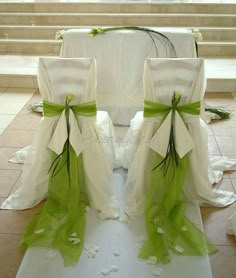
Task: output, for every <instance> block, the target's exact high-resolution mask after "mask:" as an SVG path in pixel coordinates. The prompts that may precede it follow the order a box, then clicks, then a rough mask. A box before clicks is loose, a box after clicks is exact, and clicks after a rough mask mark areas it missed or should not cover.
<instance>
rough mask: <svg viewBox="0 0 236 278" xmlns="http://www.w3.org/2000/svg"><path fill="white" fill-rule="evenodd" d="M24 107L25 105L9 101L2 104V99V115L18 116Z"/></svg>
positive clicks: (0, 107) (0, 106)
mask: <svg viewBox="0 0 236 278" xmlns="http://www.w3.org/2000/svg"><path fill="white" fill-rule="evenodd" d="M0 97H1V96H0ZM23 106H24V104H23V103H19V102H18V103H16V102H9V101H3V102H1V99H0V111H1V114H4V115H16V114H18V113H19V112H20V110H21V109H22V108H23Z"/></svg>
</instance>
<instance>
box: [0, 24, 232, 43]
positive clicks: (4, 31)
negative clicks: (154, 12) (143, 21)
mask: <svg viewBox="0 0 236 278" xmlns="http://www.w3.org/2000/svg"><path fill="white" fill-rule="evenodd" d="M81 27H82V26H78V25H77V26H32V25H30V26H29V25H0V38H5V39H20V38H21V39H54V38H55V34H56V31H57V30H61V29H64V30H67V29H73V28H81ZM83 27H86V26H83ZM185 28H190V29H194V28H195V27H186V26H185ZM198 29H199V30H200V32H201V33H202V35H203V39H204V41H236V27H235V28H232V27H226V28H221V27H200V28H198Z"/></svg>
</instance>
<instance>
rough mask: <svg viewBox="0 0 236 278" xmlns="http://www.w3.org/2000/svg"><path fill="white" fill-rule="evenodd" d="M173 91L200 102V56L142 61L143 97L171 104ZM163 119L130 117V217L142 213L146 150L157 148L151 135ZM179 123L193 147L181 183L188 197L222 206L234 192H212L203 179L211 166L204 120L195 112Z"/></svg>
mask: <svg viewBox="0 0 236 278" xmlns="http://www.w3.org/2000/svg"><path fill="white" fill-rule="evenodd" d="M174 91H176V92H180V93H181V96H182V97H181V101H180V104H183V103H191V102H196V101H202V99H203V96H204V92H205V75H204V61H203V59H147V60H146V63H145V68H144V99H145V100H150V101H152V102H157V103H161V104H166V105H170V104H171V99H172V96H173V93H174ZM162 119H163V118H162V117H153V118H144V117H143V112H138V113H137V114H136V116H135V117H134V119H133V120H132V121H131V127H130V129H129V131H128V134H127V136H126V139H125V142H126V145H125V146H124V155H123V165H124V167H125V168H128V169H129V171H128V178H127V182H126V185H125V188H124V198H125V210H126V212H127V213H128V214H129V215H136V214H140V213H142V212H143V208H144V200H145V192H146V189H147V186H148V180H149V176H150V173H151V170H152V169H150V167H151V163H149V162H150V161H149V160H151V158H150V156H149V150H150V148H152V149H155V148H157V146H156V145H158V142H155V140H154V139H155V137H154V135H155V133H156V132H157V130H158V128H159V127H160V124H161V121H162ZM184 121H185V123H186V125H187V129H188V132H189V134H190V136H191V137H192V139H193V141H194V148H193V149H192V150H191V151H190V152H189V154H188V155H189V165H190V169H189V175H188V177H187V179H186V185H185V193H186V195H187V197H188V198H189V199H190V200H195V201H198V202H199V203H200V204H201V205H204V204H208V205H209V204H210V205H214V206H225V205H228V204H230V203H232V202H234V201H235V200H236V195H235V194H234V193H233V192H232V193H231V192H224V191H222V190H214V191H213V190H212V186H211V183H210V181H209V178H208V170H209V171H212V169H209V168H210V166H209V165H210V164H209V159H208V144H207V131H206V129H204V128H203V125H204V123H203V121H202V120H201V119H200V117H199V116H193V115H190V114H185V119H184ZM180 135H181V134H180ZM181 140H182V141H181V143H182V144H180V146H179V148H180V149H181V148H182V149H183V147H184V148H185V147H186V146H187V145H188V142H187V141H186V137H184V136H182V138H181ZM162 143H163V142H162ZM164 143H165V142H164ZM161 145H162V144H161Z"/></svg>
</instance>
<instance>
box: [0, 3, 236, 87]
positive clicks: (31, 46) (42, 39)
mask: <svg viewBox="0 0 236 278" xmlns="http://www.w3.org/2000/svg"><path fill="white" fill-rule="evenodd" d="M113 25H114V26H115V25H117V26H125V25H126V26H127V25H136V26H169V27H171V26H173V27H188V28H198V29H199V30H200V32H201V33H202V35H203V41H201V42H199V43H198V49H199V57H204V58H205V59H206V74H207V79H208V82H207V91H208V92H235V91H236V4H226V3H225V4H221V3H220V4H219V3H201V4H200V3H176V2H175V3H163V2H162V3H160V2H157V3H139V2H126V3H124V2H123V3H118V2H117V3H108V2H106V3H104V2H103V3H101V2H100V3H92V2H89V3H75V2H73V3H69V2H67V3H66V2H64V3H63V2H51V3H46V2H28V3H27V2H16V3H12V2H5V3H4V2H0V64H1V65H0V87H11V86H13V87H37V81H36V74H37V61H38V57H39V56H52V55H53V56H58V55H59V51H60V46H61V41H58V40H55V33H56V31H57V30H60V29H70V28H78V27H81V26H113ZM11 65H12V66H11Z"/></svg>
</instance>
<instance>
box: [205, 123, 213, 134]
mask: <svg viewBox="0 0 236 278" xmlns="http://www.w3.org/2000/svg"><path fill="white" fill-rule="evenodd" d="M207 131H208V135H210V136H213V135H214V133H213V131H212V128H211V124H210V125H208V126H207Z"/></svg>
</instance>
